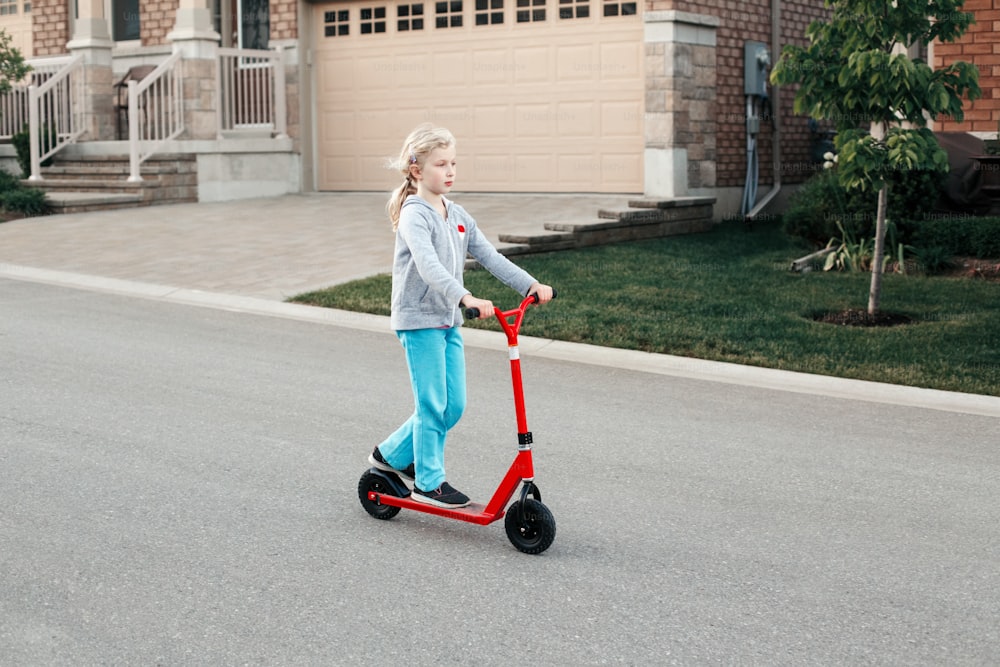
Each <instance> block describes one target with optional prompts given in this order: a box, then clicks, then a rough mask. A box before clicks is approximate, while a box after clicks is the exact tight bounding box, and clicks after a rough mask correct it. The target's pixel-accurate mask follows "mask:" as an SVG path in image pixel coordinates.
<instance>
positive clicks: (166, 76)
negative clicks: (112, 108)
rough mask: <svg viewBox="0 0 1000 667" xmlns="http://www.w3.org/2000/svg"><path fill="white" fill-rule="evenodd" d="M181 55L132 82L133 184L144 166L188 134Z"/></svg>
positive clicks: (129, 100)
mask: <svg viewBox="0 0 1000 667" xmlns="http://www.w3.org/2000/svg"><path fill="white" fill-rule="evenodd" d="M180 62H181V54H180V52H179V51H178V52H177V53H174V54H173V55H172V56H170V57H169V58H167V59H166V60H165V61H163V62H162V63H160V65H159V66H157V68H156V69H154V70H153V71H152V72H150V73H149V75H148V76H146V77H145V78H144V79H143V80H142V81H129V82H128V151H129V177H128V180H129V181H141V180H142V176H141V175H140V174H139V167H140V165H141V164H142V163H143V162H145V161H146V160H147V159H148V158H149V157H150V156H152V155H154V154H155V153H156V151H157V150H159V149H160V148H161V147H162V146H163V145H164V144H165V143H166V142H168V141H170V140H171V139H174V138H176V137H177V136H179V135H180V134H181V132H183V131H184V94H183V89H182V87H181V68H180Z"/></svg>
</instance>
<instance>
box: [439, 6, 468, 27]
mask: <svg viewBox="0 0 1000 667" xmlns="http://www.w3.org/2000/svg"><path fill="white" fill-rule="evenodd" d="M434 10H435V13H436V15H437V16H436V19H435V25H436V26H437V27H438V28H460V27H462V0H448V1H446V2H438V3H435V5H434Z"/></svg>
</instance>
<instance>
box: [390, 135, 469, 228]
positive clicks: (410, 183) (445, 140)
mask: <svg viewBox="0 0 1000 667" xmlns="http://www.w3.org/2000/svg"><path fill="white" fill-rule="evenodd" d="M454 145H455V137H454V136H453V135H452V134H451V132H449V131H448V130H446V129H445V128H443V127H434V126H433V125H432V124H430V123H424V124H423V125H420V126H418V127H417V128H416V129H414V130H413V131H412V132H410V135H409V136H408V137H406V141H404V142H403V150H402V151H400V153H399V159H397V160H395V161H394V162H392V163H391V165H390V167H391V168H392V169H398V170H399V172H400V174H401V175H402V176H403V184H402V185H400V186H399V187H398V188H396V189H395V190H393V191H392V195H390V197H389V201H388V203H386V205H385V210H386V213H388V214H389V220H391V221H392V231H396V227H398V226H399V212H400V210H401V209H402V208H403V202H404V201H406V198H407V197H409V196H410V195H414V194H416V193H417V184H416V182H415V181H414V180H413V175H412V174H411V173H410V167H411V166H412V165H416V166H417V168H418V169H422V168H423V166H424V162H426V161H427V156H428V155H430V154H431V152H432V151H434V149H436V148H448V147H449V146H454Z"/></svg>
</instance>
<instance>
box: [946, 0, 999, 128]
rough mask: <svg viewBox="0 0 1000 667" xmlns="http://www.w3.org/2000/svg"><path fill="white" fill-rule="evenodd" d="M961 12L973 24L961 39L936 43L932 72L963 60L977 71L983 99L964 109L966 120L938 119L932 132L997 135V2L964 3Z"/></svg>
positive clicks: (974, 0) (968, 103)
mask: <svg viewBox="0 0 1000 667" xmlns="http://www.w3.org/2000/svg"><path fill="white" fill-rule="evenodd" d="M963 10H964V11H966V12H973V13H974V14H975V17H976V23H975V24H973V25H972V26H971V27H970V28H969V31H968V32H966V33H965V34H964V35H963V36H962V39H960V40H959V41H957V42H952V43H951V44H940V43H935V44H934V47H933V58H932V62H931V65H932V66H933V67H934V68H935V69H938V68H941V67H946V66H948V65H949V64H951V63H953V62H955V61H958V60H964V61H965V62H968V63H972V64H973V65H975V66H976V69H977V70H978V71H979V87H980V88H981V89H982V91H983V96H982V97H981V98H979V99H978V100H976V101H975V102H969V101H966V102H965V104H964V105H963V108H964V111H965V120H964V122H962V123H956V122H954V121H953V120H948V119H939V122H938V123H936V124H935V129H938V130H941V131H944V132H990V133H994V132H997V123H1000V0H967V1H966V3H965V6H964V7H963Z"/></svg>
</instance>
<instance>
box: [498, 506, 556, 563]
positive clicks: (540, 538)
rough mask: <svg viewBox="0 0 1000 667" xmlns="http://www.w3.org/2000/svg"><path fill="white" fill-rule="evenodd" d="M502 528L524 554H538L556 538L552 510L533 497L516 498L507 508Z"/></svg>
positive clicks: (511, 541)
mask: <svg viewBox="0 0 1000 667" xmlns="http://www.w3.org/2000/svg"><path fill="white" fill-rule="evenodd" d="M522 502H523V503H524V506H523V507H522V505H521V503H522ZM504 528H506V529H507V538H508V539H509V540H510V543H511V544H513V545H514V546H515V547H516V548H517V550H518V551H522V552H524V553H526V554H540V553H542V552H543V551H545V550H546V549H548V548H549V547H550V546H552V541H553V540H555V539H556V520H555V518H554V517H553V516H552V512H550V511H549V508H548V507H546V506H545V505H543V504H542V503H540V502H538V501H537V500H534V499H533V498H526V499H525V500H524V501H520V500H518V501H516V502H515V503H514V504H512V505H511V506H510V507H509V508H508V509H507V514H506V516H505V517H504Z"/></svg>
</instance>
